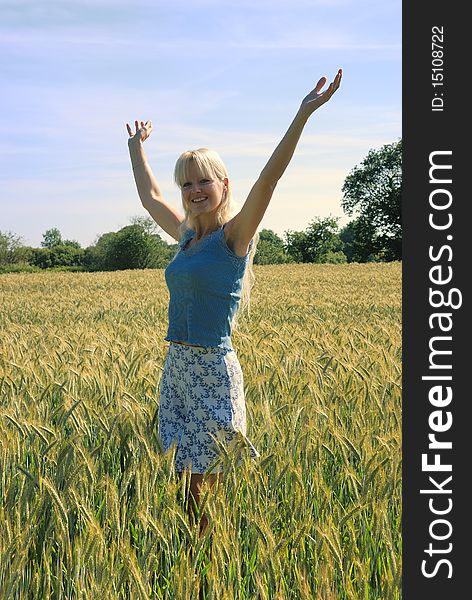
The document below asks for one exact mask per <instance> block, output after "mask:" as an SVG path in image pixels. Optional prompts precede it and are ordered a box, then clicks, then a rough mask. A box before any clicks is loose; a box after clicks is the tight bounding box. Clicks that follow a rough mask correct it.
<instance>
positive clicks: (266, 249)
mask: <svg viewBox="0 0 472 600" xmlns="http://www.w3.org/2000/svg"><path fill="white" fill-rule="evenodd" d="M289 261H290V257H289V256H288V254H287V253H286V252H285V248H284V242H283V239H282V238H281V237H279V236H278V235H277V234H276V233H275V232H274V231H272V229H262V230H261V231H260V232H259V241H258V243H257V249H256V253H255V255H254V264H256V265H271V264H276V263H286V262H289Z"/></svg>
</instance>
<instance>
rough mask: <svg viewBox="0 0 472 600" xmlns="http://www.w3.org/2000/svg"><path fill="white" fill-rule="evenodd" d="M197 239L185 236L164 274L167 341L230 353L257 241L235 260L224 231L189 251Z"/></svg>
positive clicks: (187, 232) (212, 235)
mask: <svg viewBox="0 0 472 600" xmlns="http://www.w3.org/2000/svg"><path fill="white" fill-rule="evenodd" d="M194 236H195V231H194V230H193V229H187V230H186V231H185V233H184V234H183V235H182V238H181V239H180V241H179V249H178V252H177V254H176V255H175V256H174V258H173V260H172V261H171V262H170V263H169V264H168V266H167V268H166V269H165V271H164V274H165V279H166V283H167V287H168V288H169V294H170V301H169V327H168V330H167V336H166V337H165V340H167V341H176V342H187V343H188V344H196V345H198V346H205V347H208V348H228V349H229V350H232V349H233V345H232V343H231V321H232V319H233V316H234V314H235V312H236V309H237V307H238V305H239V302H240V300H241V287H242V280H243V276H244V272H245V270H246V266H247V264H248V259H249V251H250V248H251V246H252V244H253V240H251V242H250V244H249V250H248V253H247V254H246V256H237V255H236V254H235V253H234V252H233V251H232V250H231V249H230V248H229V247H228V245H227V243H226V240H225V237H224V226H223V227H220V228H219V229H217V230H216V231H213V232H212V233H210V234H209V235H206V236H205V237H203V238H201V239H200V240H199V241H198V242H196V244H195V245H193V246H192V247H190V248H188V249H185V247H186V245H187V243H188V242H189V241H190V240H191V239H192V238H193V237H194Z"/></svg>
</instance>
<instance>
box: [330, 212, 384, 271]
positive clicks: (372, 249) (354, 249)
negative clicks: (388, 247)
mask: <svg viewBox="0 0 472 600" xmlns="http://www.w3.org/2000/svg"><path fill="white" fill-rule="evenodd" d="M339 237H340V238H341V240H342V242H343V252H344V254H345V255H346V257H347V261H348V262H359V263H362V262H371V261H380V260H382V242H379V240H378V237H377V233H376V231H375V228H374V227H372V226H371V225H370V224H369V223H368V222H366V221H360V220H359V219H354V220H353V221H351V222H350V223H348V224H347V225H346V226H345V227H343V228H342V229H341V231H340V232H339Z"/></svg>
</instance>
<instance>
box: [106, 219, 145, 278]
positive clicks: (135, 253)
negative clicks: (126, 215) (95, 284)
mask: <svg viewBox="0 0 472 600" xmlns="http://www.w3.org/2000/svg"><path fill="white" fill-rule="evenodd" d="M149 255H150V249H149V244H148V239H147V236H146V234H145V232H144V231H143V229H142V227H140V226H139V225H127V226H126V227H123V228H122V229H120V230H119V231H118V232H117V233H116V234H115V235H114V236H113V238H111V240H110V245H109V247H108V252H107V262H108V267H109V268H110V269H112V270H115V269H145V268H146V267H147V263H148V260H149Z"/></svg>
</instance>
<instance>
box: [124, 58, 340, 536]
mask: <svg viewBox="0 0 472 600" xmlns="http://www.w3.org/2000/svg"><path fill="white" fill-rule="evenodd" d="M341 78H342V70H341V69H339V71H338V73H337V75H336V77H335V78H334V81H333V82H332V83H331V84H330V85H329V87H328V88H327V90H326V91H324V92H322V91H321V90H322V88H323V86H324V85H325V83H326V77H322V78H321V79H320V80H319V81H318V83H317V85H316V87H315V89H314V90H312V91H311V92H310V93H309V94H308V95H307V96H306V97H305V98H304V99H303V101H302V103H301V105H300V108H299V110H298V112H297V114H296V116H295V118H294V120H293V122H292V124H291V125H290V127H289V129H288V130H287V132H286V134H285V135H284V137H283V138H282V141H281V142H280V143H279V145H278V146H277V148H276V149H275V151H274V153H273V154H272V156H271V157H270V159H269V161H268V163H267V165H266V166H265V167H264V169H263V170H262V172H261V174H260V176H259V179H258V180H257V181H256V183H255V184H254V186H253V187H252V189H251V191H250V193H249V196H248V198H247V200H246V202H245V203H244V205H243V207H242V209H241V210H240V211H239V212H238V213H237V214H235V215H232V214H231V211H232V208H233V207H232V204H231V186H230V180H229V177H228V173H227V171H226V168H225V167H224V164H223V163H222V161H221V159H220V157H219V156H218V155H217V154H216V152H214V151H211V150H208V149H206V148H201V149H200V150H196V151H190V152H185V153H184V154H182V155H181V156H180V158H179V159H178V161H177V164H176V167H175V172H174V178H175V181H176V183H177V184H178V185H179V187H180V189H181V194H182V205H183V209H184V213H185V216H183V215H181V213H180V212H179V211H177V210H176V209H175V208H174V207H173V206H172V205H170V204H168V203H167V202H166V201H165V200H164V198H163V197H162V194H161V191H160V189H159V185H158V183H157V181H156V179H155V177H154V175H153V173H152V171H151V168H150V166H149V164H148V162H147V160H146V155H145V153H144V149H143V142H144V141H145V140H146V139H147V138H148V137H149V135H150V134H151V131H152V124H151V122H150V121H147V122H146V123H144V122H143V121H141V122H140V124H139V123H138V121H135V132H133V131H132V129H131V127H130V125H129V124H126V127H127V129H128V133H129V140H128V146H129V151H130V156H131V163H132V167H133V173H134V177H135V181H136V186H137V189H138V193H139V196H140V198H141V201H142V204H143V206H144V207H145V208H146V209H147V210H148V212H149V213H150V215H151V216H152V218H153V219H154V220H155V221H156V222H157V223H158V224H159V225H160V227H161V228H162V229H163V230H164V231H166V232H167V233H168V234H169V235H170V236H172V237H173V238H174V239H176V240H177V241H178V242H179V250H178V252H177V254H176V255H175V257H174V259H173V260H172V261H171V263H170V264H169V265H168V267H167V269H166V271H165V277H166V282H167V285H168V287H169V292H170V302H169V327H168V332H167V336H166V338H165V339H166V340H167V341H169V342H170V344H169V347H168V350H167V355H166V360H165V366H164V373H163V375H162V379H161V385H160V405H159V433H160V438H161V440H162V444H163V447H164V449H165V450H167V449H168V448H169V447H170V446H171V445H172V444H173V443H175V444H176V455H175V466H176V471H177V472H178V473H179V474H182V473H183V471H184V470H185V469H186V468H187V467H190V469H191V471H192V473H191V482H190V490H191V493H192V496H193V498H194V499H195V502H196V504H197V505H198V504H199V498H200V489H201V485H202V482H203V479H204V475H205V480H206V481H208V483H209V485H210V486H211V485H212V484H213V483H214V482H215V480H216V479H217V477H219V476H221V466H220V465H219V464H218V461H217V460H216V461H215V459H217V449H218V443H217V441H215V440H221V441H223V442H225V443H230V442H231V441H235V440H237V439H243V441H244V442H245V443H246V445H247V446H248V448H249V450H250V453H251V457H253V458H256V457H258V456H259V453H258V452H257V450H256V449H255V448H254V446H252V444H251V442H250V441H249V440H247V438H246V437H245V436H246V412H245V403H244V389H243V376H242V372H241V367H240V364H239V361H238V359H237V357H236V355H235V353H234V350H233V347H232V344H231V329H232V326H233V325H234V321H235V316H236V313H237V310H238V308H239V307H240V306H241V297H243V298H244V297H245V300H246V302H247V300H248V296H249V291H250V283H251V281H250V280H251V278H250V275H251V264H250V263H251V262H252V258H253V255H254V251H255V246H256V244H255V238H257V233H256V231H257V228H258V226H259V223H260V222H261V220H262V217H263V216H264V213H265V211H266V209H267V206H268V204H269V202H270V199H271V197H272V194H273V192H274V189H275V186H276V185H277V181H278V180H279V179H280V177H281V176H282V174H283V173H284V171H285V169H286V167H287V165H288V164H289V162H290V160H291V158H292V155H293V153H294V151H295V148H296V145H297V143H298V140H299V138H300V135H301V133H302V130H303V127H304V126H305V123H306V122H307V120H308V118H309V117H310V115H311V114H312V113H313V112H314V111H315V110H316V109H317V108H319V107H320V106H322V105H323V104H324V103H325V102H327V101H328V100H329V99H330V98H331V96H332V95H333V94H334V92H335V91H336V90H337V89H338V88H339V86H340V83H341ZM243 304H244V302H243ZM200 525H201V531H202V530H203V529H205V528H206V527H207V525H208V519H207V517H206V515H202V517H201V523H200Z"/></svg>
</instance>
